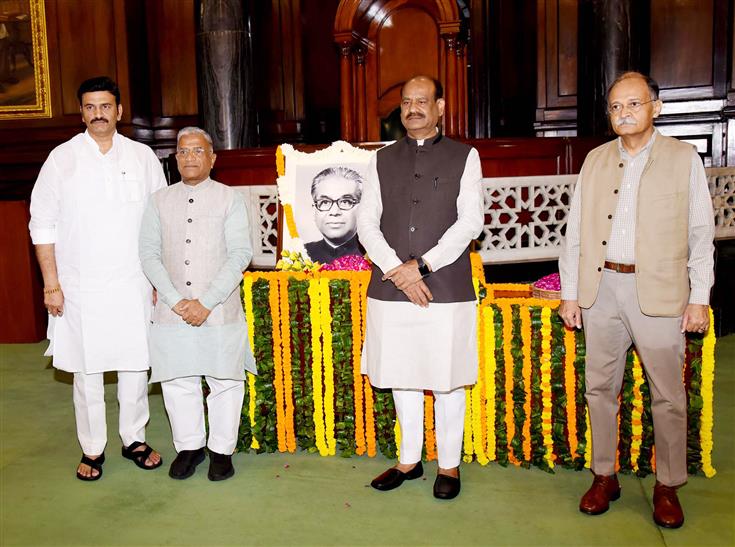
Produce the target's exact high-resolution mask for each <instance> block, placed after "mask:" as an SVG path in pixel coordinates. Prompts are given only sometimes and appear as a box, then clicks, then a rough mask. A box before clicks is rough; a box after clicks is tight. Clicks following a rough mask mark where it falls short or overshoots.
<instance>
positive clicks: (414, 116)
mask: <svg viewBox="0 0 735 547" xmlns="http://www.w3.org/2000/svg"><path fill="white" fill-rule="evenodd" d="M406 117H407V118H408V119H409V120H410V119H411V118H425V117H426V116H424V115H423V114H419V113H418V112H415V113H413V114H409V115H408V116H406Z"/></svg>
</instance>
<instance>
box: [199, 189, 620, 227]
mask: <svg viewBox="0 0 735 547" xmlns="http://www.w3.org/2000/svg"><path fill="white" fill-rule="evenodd" d="M617 193H618V190H617V188H616V189H615V190H613V194H617ZM189 222H191V220H190V221H189Z"/></svg>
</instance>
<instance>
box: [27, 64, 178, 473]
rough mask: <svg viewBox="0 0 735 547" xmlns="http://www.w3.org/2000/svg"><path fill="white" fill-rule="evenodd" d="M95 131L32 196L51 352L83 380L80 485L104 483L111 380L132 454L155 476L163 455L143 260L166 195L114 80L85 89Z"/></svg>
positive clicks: (52, 160) (49, 168)
mask: <svg viewBox="0 0 735 547" xmlns="http://www.w3.org/2000/svg"><path fill="white" fill-rule="evenodd" d="M78 96H79V102H80V107H81V108H80V110H81V113H82V119H83V121H84V123H85V124H86V126H87V131H85V132H84V133H83V134H79V135H77V136H75V137H74V138H72V139H71V140H69V141H67V142H65V143H63V144H61V145H59V146H58V147H56V148H55V149H54V150H53V151H52V152H51V154H50V155H49V157H48V159H47V160H46V162H45V163H44V164H43V167H42V168H41V172H40V174H39V176H38V179H37V181H36V184H35V186H34V188H33V193H32V195H31V222H30V231H31V238H32V240H33V243H34V244H35V246H36V254H37V256H38V260H39V264H40V266H41V272H42V274H43V281H44V304H45V305H46V307H47V309H48V310H49V314H50V315H49V325H48V337H49V340H50V344H49V349H48V351H47V353H46V355H53V357H54V359H53V365H54V367H56V368H57V369H60V370H64V371H67V372H71V373H73V374H74V411H75V415H76V423H77V436H78V438H79V444H80V445H81V447H82V452H83V460H82V463H80V464H79V467H78V470H77V476H78V477H79V478H80V479H81V480H96V479H98V478H99V477H100V476H101V474H102V467H101V466H102V463H103V462H104V449H105V445H106V444H107V425H106V419H105V401H104V385H103V373H104V372H107V371H117V372H118V402H119V405H120V427H119V429H120V437H121V439H122V442H123V455H124V456H125V457H127V458H129V459H133V461H134V462H135V463H136V465H139V466H141V467H143V468H146V469H152V468H155V467H158V466H159V465H160V463H161V459H160V456H159V455H158V454H157V453H155V452H153V451H152V450H151V449H150V447H148V446H147V445H146V444H145V425H146V423H147V422H148V417H149V412H148V385H147V384H148V374H147V371H148V344H147V325H148V320H149V316H150V309H151V299H152V289H151V285H150V283H148V281H147V280H146V278H145V276H144V275H143V271H142V269H141V267H140V260H139V258H138V253H137V246H138V231H139V229H140V221H141V217H142V215H143V210H144V208H145V205H146V202H147V200H148V196H149V195H150V194H151V193H152V192H154V191H156V190H158V189H160V188H163V187H164V186H166V180H165V178H164V175H163V170H162V169H161V164H160V162H159V161H158V158H156V155H155V154H154V153H153V151H152V150H151V149H150V148H148V147H147V146H145V145H143V144H139V143H137V142H134V141H132V140H130V139H128V138H126V137H124V136H122V135H120V134H119V133H117V132H116V124H117V122H118V121H119V120H120V118H121V116H122V106H121V105H120V104H119V103H120V92H119V90H118V88H117V86H116V85H115V83H114V82H112V80H110V79H109V78H105V77H100V78H93V79H90V80H87V81H85V82H84V83H83V84H82V85H81V87H80V88H79V93H78Z"/></svg>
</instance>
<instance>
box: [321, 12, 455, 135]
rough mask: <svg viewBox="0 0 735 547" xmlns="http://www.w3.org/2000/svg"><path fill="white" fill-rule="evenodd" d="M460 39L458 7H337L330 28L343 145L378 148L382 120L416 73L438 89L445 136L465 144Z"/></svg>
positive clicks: (397, 103)
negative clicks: (439, 84) (336, 54)
mask: <svg viewBox="0 0 735 547" xmlns="http://www.w3.org/2000/svg"><path fill="white" fill-rule="evenodd" d="M460 31H461V20H460V15H459V10H458V8H457V3H456V1H455V0H342V1H341V2H340V3H339V7H338V8H337V15H336V17H335V23H334V40H335V42H336V44H337V46H338V47H339V51H340V97H341V100H340V111H341V128H342V130H341V134H342V139H344V140H346V141H352V142H365V141H378V140H380V120H381V118H383V117H385V116H386V115H388V114H389V113H390V112H391V111H392V110H393V109H394V108H395V107H397V106H398V105H399V103H400V87H401V85H402V84H403V83H404V82H405V81H406V80H407V79H408V78H410V77H411V76H413V75H415V74H417V73H426V74H428V75H430V76H433V77H435V78H437V79H439V81H441V82H442V85H443V86H444V98H445V101H446V108H445V113H444V120H443V124H444V133H445V134H447V135H449V136H460V137H465V136H466V133H467V93H466V90H467V70H466V62H465V53H466V46H465V44H464V43H463V42H462V40H461V39H460ZM417 34H420V35H417Z"/></svg>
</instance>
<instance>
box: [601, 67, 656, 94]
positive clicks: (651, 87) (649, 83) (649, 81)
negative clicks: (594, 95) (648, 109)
mask: <svg viewBox="0 0 735 547" xmlns="http://www.w3.org/2000/svg"><path fill="white" fill-rule="evenodd" d="M628 78H640V79H641V80H643V81H644V82H646V87H648V93H649V94H650V95H651V100H652V101H657V100H658V92H659V87H658V82H657V81H656V80H654V79H653V78H651V77H650V76H647V75H646V74H643V73H641V72H636V71H634V70H630V71H628V72H623V73H622V74H621V75H620V76H618V77H617V78H615V80H614V81H613V83H611V84H610V85H609V86H608V88H607V93H605V100H606V101H607V100H608V99H609V97H610V92H611V91H612V89H613V87H615V86H616V85H618V84H619V83H620V82H622V81H623V80H627V79H628Z"/></svg>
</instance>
